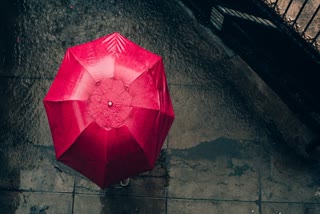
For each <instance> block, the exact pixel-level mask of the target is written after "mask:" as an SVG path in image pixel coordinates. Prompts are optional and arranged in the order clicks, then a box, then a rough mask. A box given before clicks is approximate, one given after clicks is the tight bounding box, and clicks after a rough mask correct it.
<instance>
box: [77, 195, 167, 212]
mask: <svg viewBox="0 0 320 214" xmlns="http://www.w3.org/2000/svg"><path fill="white" fill-rule="evenodd" d="M165 207H166V206H165V200H164V199H161V198H160V199H157V198H145V197H130V196H128V197H126V196H122V197H117V196H115V197H110V196H103V195H100V196H99V195H86V194H76V195H75V199H74V213H79V214H82V213H83V214H87V213H115V214H116V213H119V214H120V213H139V214H140V213H141V214H149V213H154V214H164V213H166V212H165Z"/></svg>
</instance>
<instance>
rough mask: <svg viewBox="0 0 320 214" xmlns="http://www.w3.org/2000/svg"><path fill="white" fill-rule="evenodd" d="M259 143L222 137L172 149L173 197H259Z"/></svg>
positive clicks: (170, 172) (170, 155)
mask: <svg viewBox="0 0 320 214" xmlns="http://www.w3.org/2000/svg"><path fill="white" fill-rule="evenodd" d="M259 148H260V147H259V143H255V142H250V141H247V142H245V141H236V140H232V139H227V138H219V139H217V140H213V141H210V142H203V143H201V144H199V145H197V146H195V147H193V148H190V149H170V150H169V166H168V171H169V176H170V180H169V187H168V195H169V197H179V198H193V199H218V200H221V199H225V200H251V201H254V200H258V195H259V181H258V171H259V168H258V167H259V166H258V163H259V162H260V161H261V159H260V157H259Z"/></svg>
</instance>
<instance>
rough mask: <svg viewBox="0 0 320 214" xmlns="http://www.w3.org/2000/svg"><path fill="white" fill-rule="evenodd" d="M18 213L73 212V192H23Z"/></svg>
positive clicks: (65, 213) (63, 213)
mask: <svg viewBox="0 0 320 214" xmlns="http://www.w3.org/2000/svg"><path fill="white" fill-rule="evenodd" d="M19 198H20V199H19V205H18V206H17V210H16V211H15V213H16V214H25V213H31V214H37V213H61V214H68V213H72V194H61V193H44V192H22V193H20V194H19Z"/></svg>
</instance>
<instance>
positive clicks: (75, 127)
mask: <svg viewBox="0 0 320 214" xmlns="http://www.w3.org/2000/svg"><path fill="white" fill-rule="evenodd" d="M43 102H44V106H45V110H46V113H47V117H48V121H49V125H50V129H51V134H52V138H53V143H54V149H55V153H56V158H57V160H59V161H61V162H63V163H64V164H66V165H68V166H70V167H71V168H73V169H75V170H77V171H79V172H80V173H82V174H83V175H84V176H86V177H87V178H89V179H90V180H92V181H93V182H94V183H96V184H97V185H98V186H100V187H101V188H105V187H106V186H108V185H110V184H112V183H114V182H117V181H119V180H121V179H124V178H127V177H130V176H133V175H136V174H138V173H141V172H144V171H147V170H151V169H152V168H153V167H154V164H155V162H156V160H157V157H158V155H159V153H160V150H161V148H162V145H163V143H164V141H165V138H166V136H167V134H168V132H169V129H170V127H171V125H172V122H173V120H174V111H173V107H172V103H171V99H170V95H169V91H168V86H167V81H166V76H165V72H164V66H163V62H162V58H161V57H160V56H158V55H156V54H154V53H151V52H150V51H147V50H145V49H143V48H141V47H139V46H138V45H136V44H134V43H133V42H131V41H130V40H128V39H127V38H125V37H124V36H122V35H120V34H119V33H113V34H111V35H107V36H105V37H102V38H99V39H96V40H94V41H91V42H88V43H85V44H81V45H78V46H74V47H71V48H69V49H68V50H67V52H66V54H65V57H64V59H63V62H62V64H61V66H60V69H59V71H58V73H57V75H56V78H55V79H54V81H53V83H52V85H51V87H50V89H49V91H48V94H47V95H46V97H45V98H44V101H43Z"/></svg>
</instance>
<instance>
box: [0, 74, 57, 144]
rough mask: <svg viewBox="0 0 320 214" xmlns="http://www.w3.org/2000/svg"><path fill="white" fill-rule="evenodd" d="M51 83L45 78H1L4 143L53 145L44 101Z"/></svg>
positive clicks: (2, 135) (1, 114) (0, 125)
mask: <svg viewBox="0 0 320 214" xmlns="http://www.w3.org/2000/svg"><path fill="white" fill-rule="evenodd" d="M50 84H51V80H46V79H30V78H23V77H22V78H0V99H1V100H2V103H3V104H1V105H0V110H1V111H0V117H1V121H0V127H1V130H3V131H2V132H1V135H0V137H1V141H2V142H5V143H6V144H7V145H15V144H17V142H19V144H20V145H19V146H22V145H23V146H27V147H29V145H28V144H32V145H41V146H53V144H52V138H51V134H50V130H49V125H48V120H47V118H46V115H45V110H44V107H43V102H42V101H43V98H44V96H45V95H46V93H47V90H48V89H49V87H50ZM13 106H14V107H13Z"/></svg>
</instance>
